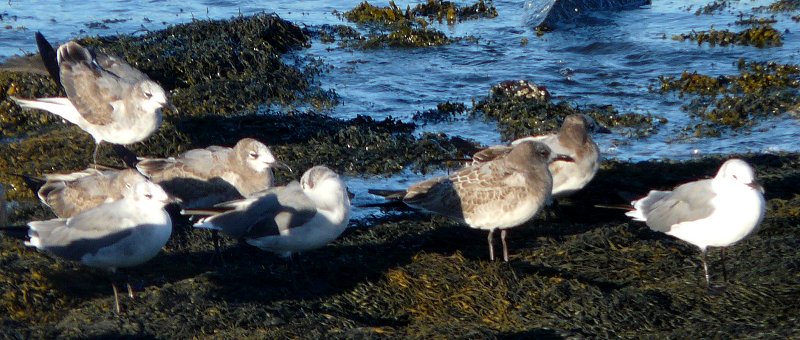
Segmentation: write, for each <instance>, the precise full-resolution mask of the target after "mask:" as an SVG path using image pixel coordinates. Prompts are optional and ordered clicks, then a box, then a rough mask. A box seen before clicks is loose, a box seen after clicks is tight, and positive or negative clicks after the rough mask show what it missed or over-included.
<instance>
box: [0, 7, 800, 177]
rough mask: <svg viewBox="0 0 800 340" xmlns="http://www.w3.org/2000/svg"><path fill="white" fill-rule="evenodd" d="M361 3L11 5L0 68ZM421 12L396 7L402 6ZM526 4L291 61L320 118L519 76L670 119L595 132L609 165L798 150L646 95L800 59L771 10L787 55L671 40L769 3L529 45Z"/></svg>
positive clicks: (612, 26) (323, 20) (587, 99)
mask: <svg viewBox="0 0 800 340" xmlns="http://www.w3.org/2000/svg"><path fill="white" fill-rule="evenodd" d="M360 1H361V0H353V1H343V0H337V1H318V0H312V1H238V2H233V1H219V0H187V1H182V2H173V1H155V0H153V1H147V2H139V1H128V0H118V1H107V2H99V3H75V2H72V1H55V0H36V1H14V0H11V1H8V2H3V3H1V4H0V59H3V58H6V57H8V56H10V55H14V54H19V53H23V52H33V51H34V50H35V48H36V47H35V42H34V38H33V33H34V32H35V31H41V32H42V33H43V34H44V35H45V36H46V37H48V39H49V40H50V41H51V42H62V41H65V40H68V39H71V38H73V37H76V36H84V35H111V34H119V33H127V34H137V33H141V32H146V31H147V30H157V29H160V28H163V27H165V26H166V25H171V24H177V23H184V22H189V21H191V20H198V19H209V18H210V19H224V18H229V17H231V16H235V15H239V14H243V15H247V14H253V13H260V12H268V13H269V12H275V13H277V14H278V15H280V16H281V17H282V18H284V19H288V20H290V21H293V22H295V23H296V24H299V25H301V26H302V25H309V26H312V25H321V24H349V23H347V22H344V21H342V20H341V19H340V18H339V17H337V16H336V15H335V14H334V12H335V11H338V12H344V11H347V10H349V9H351V8H353V7H355V6H356V5H357V4H358V3H359V2H360ZM419 2H420V1H411V2H403V1H397V4H398V5H399V6H400V7H401V8H404V7H405V6H406V5H410V6H414V5H415V4H417V3H419ZM532 2H536V1H535V0H528V1H524V0H507V1H495V2H494V5H495V6H496V8H497V10H498V12H499V16H498V17H496V18H494V19H480V20H472V21H466V22H461V23H458V24H455V25H447V24H438V25H434V26H435V27H436V28H438V29H440V30H442V31H443V32H445V33H446V34H448V35H449V36H453V37H458V36H474V37H477V38H478V40H477V42H459V43H454V44H451V45H448V46H442V47H435V48H419V49H396V48H391V49H389V48H387V49H378V50H369V51H360V50H352V49H342V48H338V47H337V46H336V45H335V44H323V43H321V42H319V41H314V42H313V43H312V46H311V47H310V48H308V49H305V50H302V51H297V52H294V53H299V54H302V55H305V56H308V57H312V58H319V59H321V60H322V61H324V62H325V63H326V64H328V65H330V66H331V71H330V72H329V73H327V74H325V75H323V76H322V82H323V87H326V88H332V89H334V90H335V91H336V92H337V93H338V94H339V95H340V96H341V102H342V104H341V105H339V106H337V107H336V108H334V109H333V110H331V112H328V114H330V115H332V116H335V117H342V118H350V117H355V116H356V115H369V116H372V117H375V118H379V119H380V118H383V117H388V116H392V117H395V118H399V119H403V120H410V119H411V116H412V115H413V114H414V113H416V112H418V111H423V110H427V109H431V108H435V107H436V104H437V103H441V102H445V101H451V102H464V103H466V104H468V105H470V103H471V102H472V100H473V99H474V98H479V97H482V96H484V95H486V94H487V93H488V91H489V89H490V88H491V86H492V85H494V84H496V83H498V82H500V81H503V80H510V79H527V80H530V81H533V82H535V83H537V84H540V85H545V86H547V88H548V89H549V90H550V92H551V94H552V95H553V96H554V99H555V100H566V101H568V102H571V103H575V104H581V105H584V104H611V105H614V106H615V107H616V108H617V109H618V110H619V111H620V112H633V113H642V114H651V115H654V116H658V117H664V118H666V119H667V120H668V121H669V122H668V123H667V124H665V125H663V126H661V127H660V128H659V129H658V131H657V132H656V133H655V134H653V135H650V136H647V137H646V138H635V139H634V138H630V137H627V136H625V135H623V134H620V133H615V134H610V135H600V136H595V138H596V140H597V142H598V144H600V147H601V150H602V152H603V153H604V156H605V157H607V158H608V157H610V158H619V159H623V160H646V159H653V158H670V159H686V158H690V157H695V156H698V155H707V154H728V153H741V152H757V153H759V152H777V151H798V150H800V143H798V142H797V138H798V137H800V133H799V132H800V123H798V120H797V118H793V117H792V116H791V115H789V114H785V115H782V116H777V117H774V118H769V119H766V120H764V121H761V122H759V123H758V124H757V125H756V126H755V127H752V128H749V129H746V130H741V131H730V132H726V133H724V134H723V135H722V136H721V137H718V138H684V139H676V138H675V137H676V136H677V135H679V134H680V132H681V131H682V129H683V128H685V127H686V126H688V125H690V124H692V122H693V121H692V118H690V117H688V116H687V114H686V113H685V112H683V111H681V109H680V105H681V104H682V103H683V101H684V100H682V99H679V98H677V97H676V96H675V95H664V94H660V93H653V92H651V91H649V89H648V87H649V86H651V85H654V84H656V81H657V77H658V76H661V75H679V74H680V73H681V72H682V71H684V70H687V71H698V72H700V73H705V74H711V75H724V74H737V73H738V72H737V69H736V62H737V61H738V60H739V58H745V59H746V60H750V61H768V60H771V61H777V62H781V63H800V60H798V59H800V39H798V37H797V33H796V31H798V30H799V29H800V25H798V24H797V23H795V22H793V21H792V20H791V19H790V18H789V17H790V15H791V14H781V13H778V14H775V16H776V18H777V19H778V23H777V24H775V25H774V26H775V27H776V28H777V29H778V30H780V31H782V32H784V45H783V46H781V47H774V48H765V49H759V48H755V47H747V46H742V47H740V46H734V47H730V46H729V47H719V46H717V47H711V46H708V45H703V46H698V45H697V44H696V43H692V42H679V41H674V40H672V39H671V36H672V35H673V34H680V33H687V32H690V31H692V30H697V31H700V30H708V29H709V28H710V27H714V28H716V29H730V30H734V31H738V30H742V29H744V28H743V27H741V26H736V25H735V24H734V22H735V21H736V20H737V16H736V14H738V13H739V12H744V13H752V8H753V7H756V6H763V5H767V4H769V3H770V2H771V1H730V2H729V4H730V5H731V6H732V7H731V8H729V9H725V10H723V11H720V12H716V13H715V14H713V15H695V10H696V9H697V8H698V7H700V6H702V5H705V2H697V1H689V0H686V1H683V0H673V1H669V0H666V1H658V0H656V1H653V4H652V5H650V6H646V7H644V8H641V9H636V10H629V11H617V12H597V13H591V14H590V15H589V16H588V17H584V18H582V19H581V20H578V21H576V22H574V23H570V24H565V25H563V26H561V27H559V29H558V30H556V31H554V32H551V33H548V34H545V35H544V36H542V37H538V36H536V34H535V32H534V30H533V27H531V26H530V24H528V22H529V21H530V18H531V16H533V15H535V13H532V12H531V10H529V8H533V7H537V6H532V5H533V4H532ZM371 3H373V4H375V5H379V6H383V5H385V4H386V3H382V2H380V1H373V2H371ZM458 3H465V4H466V3H467V2H464V1H458ZM469 3H470V4H471V3H472V2H469ZM767 15H769V14H761V15H760V16H767ZM525 40H527V43H524V41H525ZM424 131H442V132H445V133H447V134H449V135H459V136H462V137H466V138H471V139H474V140H477V141H479V142H481V143H484V144H493V143H499V142H500V137H499V134H498V132H497V129H496V127H495V125H494V124H493V123H491V122H484V121H483V120H480V119H466V118H465V119H459V120H455V121H452V122H445V123H437V124H430V125H425V126H422V127H421V128H420V129H419V132H420V133H421V132H424ZM410 179H416V176H415V175H414V174H410V173H405V174H402V175H400V176H399V177H398V176H396V177H395V178H392V179H382V180H381V182H382V183H395V184H400V185H402V184H404V183H406V182H407V181H409V180H410ZM387 181H388V182H387ZM352 182H353V184H354V185H356V186H357V187H361V186H369V185H372V184H373V183H374V180H371V179H352ZM361 189H362V188H357V189H356V190H355V191H357V192H358V191H362V190H361Z"/></svg>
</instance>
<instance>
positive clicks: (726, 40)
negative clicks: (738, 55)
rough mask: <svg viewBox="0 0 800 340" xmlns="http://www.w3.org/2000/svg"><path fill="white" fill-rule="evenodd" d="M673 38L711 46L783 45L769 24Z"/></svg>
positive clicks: (691, 33)
mask: <svg viewBox="0 0 800 340" xmlns="http://www.w3.org/2000/svg"><path fill="white" fill-rule="evenodd" d="M672 39H673V40H678V41H686V40H690V41H696V42H697V44H698V45H702V44H703V43H708V44H709V45H711V46H716V45H720V46H728V45H743V46H755V47H758V48H766V47H775V46H781V45H783V40H782V37H781V33H780V32H778V30H776V29H774V28H773V27H772V26H771V25H769V24H760V25H758V26H754V27H751V28H748V29H746V30H744V31H741V32H731V31H728V30H715V29H713V28H712V29H711V30H709V31H699V32H695V31H692V32H690V33H684V34H678V35H674V36H672Z"/></svg>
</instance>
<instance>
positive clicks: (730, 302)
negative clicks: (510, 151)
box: [0, 154, 800, 338]
mask: <svg viewBox="0 0 800 340" xmlns="http://www.w3.org/2000/svg"><path fill="white" fill-rule="evenodd" d="M728 157H732V156H725V157H720V156H712V157H706V158H699V159H694V160H691V161H682V162H679V161H648V162H639V163H630V162H623V161H607V162H603V164H602V166H601V169H600V171H599V173H598V174H597V176H596V178H595V180H594V181H593V182H592V183H590V184H589V185H588V186H587V187H586V188H584V189H583V190H582V191H581V194H580V195H575V196H573V197H570V198H568V199H566V200H562V201H561V202H560V203H561V208H562V211H561V212H560V213H559V215H558V217H556V218H547V219H542V218H537V219H535V220H533V221H530V222H528V223H526V224H525V225H523V226H520V227H518V228H514V229H513V230H511V231H510V232H509V246H510V247H511V248H512V249H513V252H512V254H514V255H513V256H512V258H511V261H510V262H508V263H502V262H490V261H488V260H487V259H486V237H485V235H486V234H485V232H482V231H479V230H472V229H469V228H467V227H465V226H461V225H458V224H457V223H455V222H453V221H451V220H449V219H447V218H442V217H430V216H427V215H424V214H420V213H406V214H400V215H398V214H389V215H386V216H383V217H379V218H373V219H367V220H363V221H357V222H355V223H354V225H353V226H352V227H351V228H349V229H348V230H347V231H346V233H345V234H344V235H343V236H342V237H341V238H340V239H339V240H337V241H336V242H334V243H333V244H331V245H328V246H326V247H324V248H322V249H319V250H316V251H311V252H308V253H305V254H302V256H300V257H298V258H296V259H295V260H294V261H292V262H286V261H284V260H283V259H280V258H278V257H276V256H272V255H269V254H266V253H263V252H261V251H259V250H258V249H256V248H254V247H250V246H247V245H238V244H237V242H236V241H235V240H227V239H226V240H224V242H223V248H222V249H223V256H224V257H225V259H226V263H227V265H226V266H225V267H224V268H213V267H209V265H208V264H207V259H208V257H209V256H210V255H211V252H212V246H211V244H212V243H211V242H210V240H211V236H210V235H209V234H207V233H202V232H200V231H192V232H189V233H186V236H185V237H184V238H180V239H179V238H172V239H171V240H170V242H169V244H168V245H167V247H166V248H165V251H164V253H163V254H161V255H159V256H157V257H156V258H155V259H153V260H152V261H150V262H148V264H147V265H146V266H140V267H136V268H131V270H129V272H128V274H129V275H130V276H131V277H132V278H135V279H134V280H133V281H132V282H133V283H134V288H135V290H136V294H137V296H136V298H135V299H130V298H127V297H122V301H121V302H122V305H123V308H124V311H123V313H122V314H120V315H114V314H113V311H112V310H111V309H112V307H111V306H113V297H112V296H111V292H110V287H108V283H109V278H108V275H107V274H106V273H103V272H101V271H96V270H92V269H88V268H85V267H81V266H79V265H75V264H73V263H68V262H61V261H59V260H55V259H52V258H48V257H46V256H43V255H41V254H39V253H37V252H35V251H32V250H30V249H24V246H23V245H22V243H21V242H20V241H17V240H11V239H8V238H3V239H0V245H2V252H0V261H2V263H3V264H4V265H3V268H2V269H0V271H2V273H3V276H2V277H3V278H4V279H0V289H2V291H3V292H4V293H3V295H2V296H0V308H2V309H0V310H2V311H3V312H4V313H3V321H2V322H3V325H4V327H3V329H2V331H0V333H2V334H3V335H4V336H10V337H20V336H30V337H61V338H85V337H128V336H130V337H169V338H175V337H181V338H187V337H246V336H258V337H264V338H320V337H326V338H353V337H399V338H407V337H423V338H431V337H460V338H487V337H526V336H541V337H548V338H563V337H592V338H593V337H626V338H627V337H641V336H653V337H726V336H730V335H737V336H766V337H791V336H793V335H794V334H797V332H799V331H800V328H798V325H797V324H796V323H794V322H791V321H792V316H794V315H797V314H798V312H800V308H799V307H798V305H797V304H796V303H794V301H795V300H796V296H797V295H798V294H800V281H798V280H800V279H799V278H798V277H797V275H795V273H794V271H792V270H790V269H792V268H795V267H796V266H797V264H798V263H800V262H798V261H800V254H798V252H797V247H798V246H800V240H798V238H797V237H796V235H797V226H798V225H799V224H800V208H798V207H799V206H800V196H798V195H797V193H796V190H795V188H796V187H797V185H798V184H800V174H798V171H797V169H800V155H798V154H779V155H738V157H741V158H743V159H745V160H746V161H748V162H749V163H751V164H753V165H754V166H755V167H756V168H757V173H758V176H759V178H760V180H761V181H762V183H763V184H764V187H765V189H766V198H767V201H768V206H769V210H768V213H767V216H766V217H765V220H764V222H763V223H762V225H761V229H760V231H759V232H758V233H757V234H755V235H752V236H750V237H749V238H747V239H745V240H744V241H742V242H740V243H738V244H736V245H733V246H731V247H729V248H728V249H727V256H726V264H727V269H728V274H729V281H728V282H725V286H726V288H725V290H724V291H723V292H721V294H720V295H711V294H709V293H708V291H707V290H706V289H705V288H704V279H703V278H702V268H701V267H700V261H699V252H698V250H697V249H696V248H694V247H692V246H690V245H688V244H685V243H683V242H681V241H678V240H676V239H674V238H671V237H670V236H668V235H664V234H662V233H656V232H653V231H650V230H649V229H648V228H647V226H645V225H644V224H643V223H638V222H631V221H629V220H628V218H627V217H626V216H624V214H623V213H622V211H619V210H610V209H604V208H599V207H597V205H616V204H627V202H626V201H627V199H626V198H625V197H624V196H626V195H624V194H622V193H630V194H628V195H644V194H646V193H647V191H648V190H650V189H669V188H672V187H673V186H675V185H677V184H680V183H683V182H686V181H689V180H695V179H697V178H702V177H705V176H709V175H713V173H714V172H715V171H716V170H717V168H718V167H719V165H720V164H721V163H722V162H723V161H724V159H725V158H728ZM618 193H620V194H618ZM20 218H21V219H25V218H27V216H22V215H19V214H14V216H12V223H16V222H18V219H20ZM709 259H710V262H709V264H710V266H711V268H710V269H711V273H712V275H715V279H721V278H719V277H717V276H721V270H720V266H721V265H722V263H721V262H720V261H721V258H720V255H719V251H717V250H716V249H712V251H711V253H710V257H709ZM178 264H180V265H178ZM23 292H24V294H23ZM22 296H26V297H25V298H24V299H23V298H22Z"/></svg>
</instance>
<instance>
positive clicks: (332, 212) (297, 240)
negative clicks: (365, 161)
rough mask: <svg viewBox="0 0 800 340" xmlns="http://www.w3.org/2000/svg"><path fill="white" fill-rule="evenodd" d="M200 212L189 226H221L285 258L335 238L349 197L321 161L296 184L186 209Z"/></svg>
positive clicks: (346, 214) (344, 222)
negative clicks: (195, 222)
mask: <svg viewBox="0 0 800 340" xmlns="http://www.w3.org/2000/svg"><path fill="white" fill-rule="evenodd" d="M183 213H184V214H191V215H205V216H208V217H205V218H203V219H201V220H200V221H199V222H198V223H197V224H195V225H194V226H195V228H201V229H211V230H221V231H222V232H223V233H225V234H227V235H229V236H231V237H235V238H244V239H245V240H246V241H247V243H249V244H250V245H253V246H255V247H258V248H260V249H262V250H266V251H270V252H273V253H276V254H278V255H281V256H284V257H288V256H291V254H292V253H296V252H303V251H307V250H312V249H316V248H320V247H322V246H324V245H326V244H328V243H330V242H331V241H333V240H335V239H336V238H337V237H339V235H341V233H342V232H343V231H344V229H345V228H346V227H347V223H348V222H349V221H350V199H349V197H348V193H347V188H346V186H345V184H344V182H342V180H341V178H339V175H337V174H336V173H335V172H333V171H332V170H331V169H328V168H327V167H325V166H315V167H313V168H311V169H309V170H308V171H306V172H305V173H304V174H303V177H302V178H301V179H300V183H298V182H291V183H289V185H287V186H283V187H275V188H271V189H268V190H265V191H263V192H260V193H257V194H255V195H253V196H251V197H248V198H245V199H242V200H236V201H231V202H225V203H222V204H218V205H216V206H215V207H213V208H198V209H187V210H185V211H184V212H183Z"/></svg>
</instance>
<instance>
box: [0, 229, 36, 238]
mask: <svg viewBox="0 0 800 340" xmlns="http://www.w3.org/2000/svg"><path fill="white" fill-rule="evenodd" d="M28 230H30V228H28V226H2V227H0V233H3V235H5V236H7V237H10V238H14V239H18V240H23V241H24V240H27V239H28Z"/></svg>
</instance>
